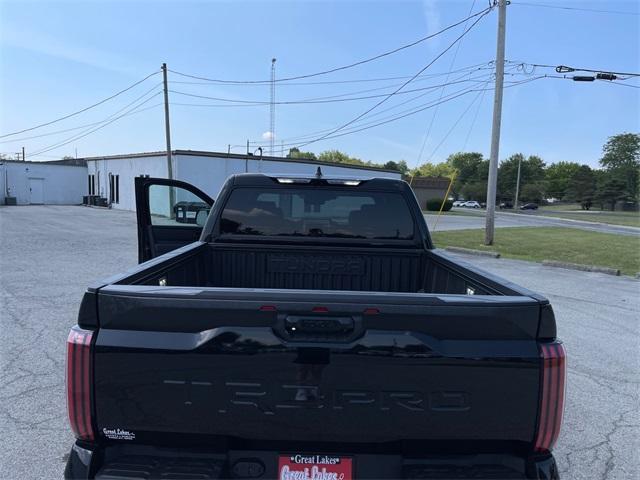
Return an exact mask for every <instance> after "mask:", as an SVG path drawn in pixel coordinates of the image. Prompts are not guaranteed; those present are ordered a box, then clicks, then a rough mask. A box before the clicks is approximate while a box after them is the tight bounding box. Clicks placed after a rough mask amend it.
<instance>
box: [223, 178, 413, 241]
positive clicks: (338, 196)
mask: <svg viewBox="0 0 640 480" xmlns="http://www.w3.org/2000/svg"><path fill="white" fill-rule="evenodd" d="M220 228H221V234H222V235H225V234H226V235H264V236H291V237H333V238H356V239H371V240H384V239H394V240H410V239H412V238H413V229H414V225H413V219H412V217H411V213H410V210H409V207H408V205H407V203H406V202H405V200H404V199H403V198H402V196H401V195H400V194H397V193H392V192H367V191H360V192H349V191H345V190H344V189H330V188H310V187H302V188H277V189H276V188H274V189H264V188H260V189H258V188H238V189H236V190H234V191H233V192H232V193H231V195H230V197H229V200H228V201H227V203H226V205H225V207H224V211H223V212H222V217H221V222H220Z"/></svg>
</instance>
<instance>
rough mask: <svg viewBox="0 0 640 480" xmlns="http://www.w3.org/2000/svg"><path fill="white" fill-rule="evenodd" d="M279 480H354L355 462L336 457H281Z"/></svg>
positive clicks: (300, 455) (293, 455) (298, 455)
mask: <svg viewBox="0 0 640 480" xmlns="http://www.w3.org/2000/svg"><path fill="white" fill-rule="evenodd" d="M278 479H279V480H353V460H352V459H351V458H345V457H336V456H335V455H302V454H292V455H280V457H279V459H278Z"/></svg>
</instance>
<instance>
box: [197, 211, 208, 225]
mask: <svg viewBox="0 0 640 480" xmlns="http://www.w3.org/2000/svg"><path fill="white" fill-rule="evenodd" d="M208 216H209V209H201V210H198V213H197V214H196V224H197V225H198V226H199V227H204V224H205V223H207V217H208Z"/></svg>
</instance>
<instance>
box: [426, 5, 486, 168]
mask: <svg viewBox="0 0 640 480" xmlns="http://www.w3.org/2000/svg"><path fill="white" fill-rule="evenodd" d="M475 5H476V0H473V3H472V4H471V8H470V9H469V13H471V12H472V11H473V7H474V6H475ZM465 26H466V24H465ZM460 45H462V42H458V45H456V50H455V52H454V54H453V58H452V59H451V65H449V70H451V69H452V68H453V66H454V65H455V63H456V59H457V58H458V52H459V51H460ZM447 80H449V76H448V75H447V77H446V79H445V82H446V81H447ZM445 89H446V86H443V87H442V90H441V91H440V98H442V96H443V95H444V91H445ZM439 108H440V107H436V109H435V110H434V111H433V115H432V116H431V121H430V122H429V126H428V127H427V131H426V132H425V133H424V137H423V138H422V146H421V147H420V151H419V152H418V158H417V159H416V165H419V164H420V160H421V159H422V153H423V152H424V148H425V147H426V146H427V141H428V139H429V135H431V129H432V128H433V124H434V122H435V120H436V117H437V115H438V110H439ZM430 159H431V158H429V160H430ZM429 160H427V162H428V161H429Z"/></svg>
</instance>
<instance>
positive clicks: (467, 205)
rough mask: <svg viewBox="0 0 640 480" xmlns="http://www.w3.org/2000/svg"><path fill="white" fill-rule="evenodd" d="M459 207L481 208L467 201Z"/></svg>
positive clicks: (477, 204)
mask: <svg viewBox="0 0 640 480" xmlns="http://www.w3.org/2000/svg"><path fill="white" fill-rule="evenodd" d="M461 206H462V207H465V208H481V207H480V204H479V203H478V202H476V201H475V200H469V201H467V202H464V203H463V204H462V205H461Z"/></svg>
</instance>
